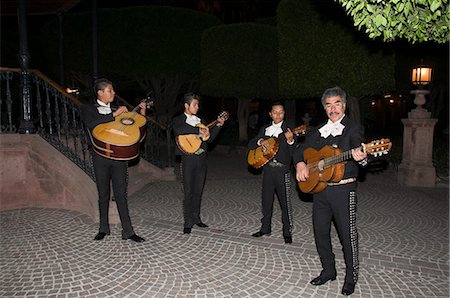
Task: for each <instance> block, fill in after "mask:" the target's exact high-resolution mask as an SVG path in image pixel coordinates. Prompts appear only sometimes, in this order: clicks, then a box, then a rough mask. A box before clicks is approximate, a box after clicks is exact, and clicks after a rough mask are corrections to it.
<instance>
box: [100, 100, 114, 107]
mask: <svg viewBox="0 0 450 298" xmlns="http://www.w3.org/2000/svg"><path fill="white" fill-rule="evenodd" d="M97 103H98V104H99V106H102V107H108V108H110V107H111V106H110V104H109V102H108V103H104V102H103V101H101V100H100V99H97Z"/></svg>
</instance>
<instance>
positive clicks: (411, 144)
mask: <svg viewBox="0 0 450 298" xmlns="http://www.w3.org/2000/svg"><path fill="white" fill-rule="evenodd" d="M431 72H432V69H431V68H430V67H428V66H424V65H420V66H416V67H414V68H413V69H412V76H411V80H412V83H413V85H415V86H416V89H415V90H412V91H411V94H414V95H415V97H414V104H416V106H417V107H416V108H414V109H413V110H411V112H409V113H408V118H407V119H402V122H403V125H404V131H403V155H402V162H401V164H400V165H399V167H398V181H399V183H401V184H405V185H408V186H424V187H432V186H434V185H435V183H436V169H435V168H434V166H433V132H434V125H435V124H436V122H437V119H431V113H430V112H428V111H427V110H426V109H424V108H423V107H422V106H423V105H424V104H425V102H426V98H425V95H427V94H429V93H430V91H428V90H426V89H425V87H426V86H428V84H429V83H430V82H431Z"/></svg>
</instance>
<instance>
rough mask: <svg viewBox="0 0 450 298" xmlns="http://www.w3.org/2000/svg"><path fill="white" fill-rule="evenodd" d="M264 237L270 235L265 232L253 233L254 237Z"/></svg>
mask: <svg viewBox="0 0 450 298" xmlns="http://www.w3.org/2000/svg"><path fill="white" fill-rule="evenodd" d="M263 235H267V236H269V235H270V233H264V232H261V231H258V232H256V233H253V234H252V236H253V237H261V236H263Z"/></svg>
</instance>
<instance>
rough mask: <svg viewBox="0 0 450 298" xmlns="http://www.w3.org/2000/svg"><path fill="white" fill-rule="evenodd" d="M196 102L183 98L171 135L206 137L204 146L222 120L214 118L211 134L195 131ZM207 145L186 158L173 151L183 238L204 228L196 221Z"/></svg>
mask: <svg viewBox="0 0 450 298" xmlns="http://www.w3.org/2000/svg"><path fill="white" fill-rule="evenodd" d="M199 100H200V97H199V96H198V95H196V94H194V93H187V94H185V95H184V98H183V104H184V113H183V114H181V115H179V116H177V117H175V118H174V119H173V124H172V127H173V131H174V134H175V137H177V136H180V135H187V134H197V135H200V136H201V137H202V138H207V137H209V139H208V141H207V142H208V143H210V142H212V141H213V140H214V139H215V138H216V137H217V135H218V134H219V131H220V129H221V127H222V126H223V124H224V122H225V119H224V118H222V117H218V118H217V125H216V126H215V127H213V128H212V129H211V130H209V129H207V128H201V127H198V126H197V125H198V124H203V120H202V119H201V118H199V117H198V116H197V112H198V109H199ZM207 142H202V143H201V146H200V148H199V149H198V150H197V151H196V152H195V153H193V154H188V153H186V152H184V151H182V150H181V149H180V148H179V147H177V148H176V149H175V150H176V152H175V154H176V155H181V176H182V177H181V179H182V181H183V190H184V201H183V213H184V229H183V233H184V234H190V233H191V230H192V227H193V226H194V225H197V226H198V227H201V228H207V227H208V226H207V225H206V224H205V223H203V222H202V220H201V218H200V208H201V201H202V193H203V186H204V185H205V179H206V169H207V164H206V156H207V152H206V151H207V149H208V147H207Z"/></svg>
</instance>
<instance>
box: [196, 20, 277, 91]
mask: <svg viewBox="0 0 450 298" xmlns="http://www.w3.org/2000/svg"><path fill="white" fill-rule="evenodd" d="M201 48H202V55H201V56H202V61H201V63H202V66H201V69H202V72H201V80H200V91H201V92H202V93H203V94H207V95H212V96H224V97H240V98H249V99H253V98H258V97H260V98H271V97H274V96H277V95H278V84H277V62H278V60H277V59H278V57H277V30H276V27H274V26H269V25H259V24H254V23H244V24H232V25H221V26H216V27H212V28H210V29H208V30H206V31H205V32H204V34H203V38H202V46H201Z"/></svg>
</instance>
